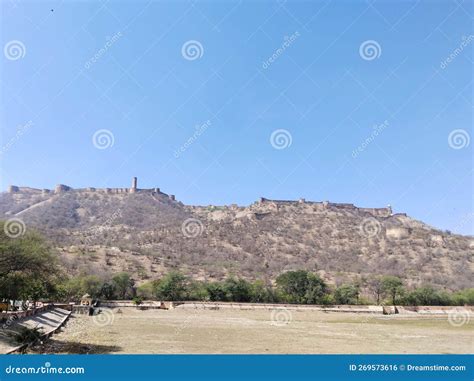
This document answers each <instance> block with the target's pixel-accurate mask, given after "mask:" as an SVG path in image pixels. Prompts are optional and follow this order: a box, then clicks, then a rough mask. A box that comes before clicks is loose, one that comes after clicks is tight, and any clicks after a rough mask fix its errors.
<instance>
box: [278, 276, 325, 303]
mask: <svg viewBox="0 0 474 381" xmlns="http://www.w3.org/2000/svg"><path fill="white" fill-rule="evenodd" d="M276 283H277V286H278V288H279V289H280V290H281V291H282V293H283V297H284V298H285V299H286V300H287V301H289V302H290V303H314V304H316V303H319V302H320V301H321V299H322V298H323V296H324V295H325V294H326V293H327V285H326V283H325V282H324V281H323V280H322V279H321V278H320V277H319V276H318V275H316V274H313V273H310V272H308V271H305V270H298V271H287V272H285V273H283V274H281V275H279V276H278V277H277V279H276Z"/></svg>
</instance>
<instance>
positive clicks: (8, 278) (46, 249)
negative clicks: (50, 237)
mask: <svg viewBox="0 0 474 381" xmlns="http://www.w3.org/2000/svg"><path fill="white" fill-rule="evenodd" d="M6 231H8V229H6V226H5V222H3V221H0V300H4V299H7V300H8V299H12V300H18V298H19V297H21V298H23V299H35V298H37V297H46V296H48V295H47V294H48V293H50V292H51V291H52V287H50V286H49V285H51V284H54V283H55V282H57V279H56V277H57V276H58V274H59V272H60V271H59V266H58V261H57V256H56V255H55V254H54V253H53V250H52V249H51V247H50V246H49V244H48V243H47V241H46V240H45V239H44V238H43V237H42V236H41V235H40V234H39V233H37V232H36V231H34V230H32V229H27V230H26V232H25V233H24V234H23V235H22V236H19V237H16V238H12V237H10V236H8V235H7V234H6ZM39 285H43V286H42V289H41V292H39V288H38V287H39Z"/></svg>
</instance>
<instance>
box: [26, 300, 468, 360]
mask: <svg viewBox="0 0 474 381" xmlns="http://www.w3.org/2000/svg"><path fill="white" fill-rule="evenodd" d="M103 311H104V312H103V313H102V314H101V315H99V316H98V317H89V316H84V315H73V316H72V317H71V319H70V320H69V322H68V323H67V325H66V327H65V328H64V329H63V330H62V332H61V333H59V334H57V335H55V336H54V337H53V339H52V340H51V341H50V342H49V343H48V344H46V345H45V346H43V347H41V348H37V349H35V351H37V352H38V351H39V352H56V353H283V354H284V353H348V354H350V353H402V354H403V353H472V352H473V349H474V330H473V327H474V322H473V319H470V320H471V321H470V322H467V323H466V324H463V325H462V326H459V327H455V326H452V325H451V324H449V322H448V321H447V319H446V317H444V318H443V317H427V316H421V317H402V316H383V315H371V314H353V313H325V312H315V311H301V312H300V311H291V312H290V311H285V313H286V314H287V315H285V316H284V319H281V316H280V317H279V319H278V321H282V323H281V324H280V323H278V322H277V323H275V322H273V323H272V312H271V311H265V310H261V311H260V310H252V311H251V310H227V311H226V310H202V309H198V310H189V309H179V308H178V309H174V310H168V311H166V310H147V311H139V310H136V309H134V308H122V310H121V311H119V310H117V309H114V310H107V309H105V310H103ZM273 320H275V319H274V318H273ZM283 321H284V322H283ZM286 321H288V322H287V323H285V322H286Z"/></svg>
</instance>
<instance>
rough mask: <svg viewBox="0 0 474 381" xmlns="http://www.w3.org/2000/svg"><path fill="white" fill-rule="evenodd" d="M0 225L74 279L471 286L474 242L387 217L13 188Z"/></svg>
mask: <svg viewBox="0 0 474 381" xmlns="http://www.w3.org/2000/svg"><path fill="white" fill-rule="evenodd" d="M0 219H5V220H10V221H12V224H15V223H16V224H20V225H21V224H24V226H23V225H22V226H21V227H22V228H23V227H24V228H26V229H28V228H30V227H34V228H36V229H38V230H40V231H41V232H43V233H44V234H45V235H46V236H47V237H48V238H50V239H51V240H52V242H53V244H54V246H55V247H56V248H57V250H58V251H59V253H60V256H61V259H62V262H63V264H64V266H65V267H66V268H67V270H68V272H70V273H71V274H79V273H86V274H98V275H103V274H109V273H110V274H112V273H116V272H118V271H128V272H130V273H132V274H133V275H134V277H135V279H136V280H138V281H143V280H146V279H153V278H157V277H159V276H160V275H162V274H163V273H165V272H167V271H169V270H170V269H179V270H181V271H183V272H185V273H187V274H188V275H191V276H193V277H194V278H196V279H221V278H223V277H225V276H227V275H229V274H234V275H238V276H242V277H245V278H248V279H255V278H264V279H274V278H275V277H276V276H277V275H278V274H280V273H281V272H283V271H286V270H293V269H307V270H311V271H317V272H319V273H320V274H321V275H322V276H323V277H324V278H325V279H326V280H328V281H329V282H330V283H336V284H337V283H340V282H342V281H348V280H355V279H361V278H363V277H365V278H366V277H368V276H370V275H376V274H377V275H378V274H391V275H398V276H401V277H402V278H404V279H405V280H406V281H407V283H408V284H413V285H419V284H423V283H432V284H434V285H438V286H440V287H443V288H447V289H451V290H456V289H460V288H464V287H469V286H471V282H470V279H471V275H472V270H473V264H472V255H473V253H474V239H473V238H472V237H466V236H461V235H456V234H451V233H449V232H443V231H440V230H438V229H435V228H433V227H430V226H428V225H426V224H424V223H423V222H420V221H417V220H415V219H413V218H411V217H409V216H407V215H405V214H393V213H392V211H391V209H390V207H386V208H358V207H356V206H354V205H352V204H337V203H330V202H309V201H306V200H298V201H286V200H267V199H261V200H260V201H257V202H255V203H254V204H252V205H249V206H237V205H231V206H190V205H184V204H183V203H181V202H179V201H176V200H175V199H174V196H170V195H167V194H165V193H163V192H161V191H160V190H159V189H158V188H154V189H138V188H136V186H135V187H133V186H132V188H130V189H128V188H118V189H116V188H115V189H95V188H87V189H71V188H69V187H67V186H57V187H56V189H55V191H50V190H39V189H33V188H19V187H10V190H9V192H5V193H2V194H1V196H0Z"/></svg>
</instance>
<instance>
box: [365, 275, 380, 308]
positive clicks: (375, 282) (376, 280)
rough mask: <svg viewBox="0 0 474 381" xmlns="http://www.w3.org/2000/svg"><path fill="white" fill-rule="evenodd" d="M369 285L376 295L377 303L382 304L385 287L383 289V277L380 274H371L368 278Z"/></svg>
mask: <svg viewBox="0 0 474 381" xmlns="http://www.w3.org/2000/svg"><path fill="white" fill-rule="evenodd" d="M367 287H368V288H369V290H370V291H371V292H372V294H373V295H374V296H375V301H376V303H377V305H379V304H380V298H381V297H382V296H383V293H384V289H383V278H382V277H381V276H379V275H376V276H371V277H369V279H368V280H367Z"/></svg>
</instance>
